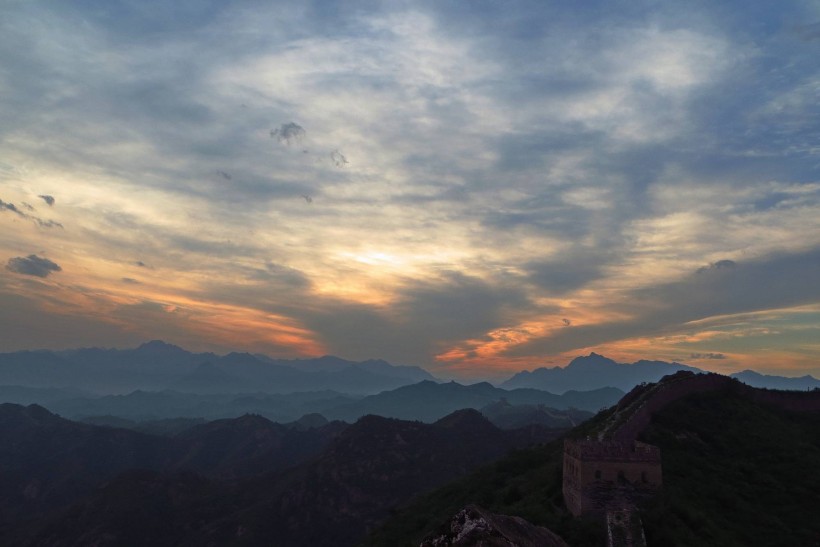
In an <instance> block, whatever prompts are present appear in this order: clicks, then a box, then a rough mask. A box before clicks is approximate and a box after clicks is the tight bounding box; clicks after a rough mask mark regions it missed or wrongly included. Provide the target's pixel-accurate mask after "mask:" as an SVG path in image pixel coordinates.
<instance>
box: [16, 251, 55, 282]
mask: <svg viewBox="0 0 820 547" xmlns="http://www.w3.org/2000/svg"><path fill="white" fill-rule="evenodd" d="M6 269H7V270H9V271H11V272H15V273H19V274H24V275H33V276H36V277H48V276H49V275H51V274H52V273H53V272H59V271H62V268H61V267H60V266H59V265H57V264H56V263H55V262H52V261H51V260H49V259H47V258H41V257H39V256H37V255H28V256H27V257H22V256H18V257H15V258H10V259H9V261H8V263H7V264H6Z"/></svg>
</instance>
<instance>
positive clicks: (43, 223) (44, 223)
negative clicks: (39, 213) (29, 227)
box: [33, 218, 63, 228]
mask: <svg viewBox="0 0 820 547" xmlns="http://www.w3.org/2000/svg"><path fill="white" fill-rule="evenodd" d="M33 220H34V222H36V223H37V225H38V226H40V227H41V228H63V225H62V224H60V223H59V222H56V221H53V220H43V219H41V218H35V219H33Z"/></svg>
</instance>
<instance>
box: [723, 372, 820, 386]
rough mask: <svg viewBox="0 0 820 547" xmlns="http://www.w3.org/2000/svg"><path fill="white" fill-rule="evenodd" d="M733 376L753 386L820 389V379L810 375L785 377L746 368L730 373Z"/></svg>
mask: <svg viewBox="0 0 820 547" xmlns="http://www.w3.org/2000/svg"><path fill="white" fill-rule="evenodd" d="M730 376H731V377H732V378H737V379H738V380H740V381H741V382H743V383H744V384H746V385H749V386H752V387H765V388H768V389H789V390H799V391H805V390H807V389H820V380H818V379H817V378H814V377H813V376H809V375H808V374H807V375H805V376H800V377H799V378H785V377H783V376H771V375H768V374H760V373H758V372H755V371H753V370H744V371H742V372H736V373H734V374H730Z"/></svg>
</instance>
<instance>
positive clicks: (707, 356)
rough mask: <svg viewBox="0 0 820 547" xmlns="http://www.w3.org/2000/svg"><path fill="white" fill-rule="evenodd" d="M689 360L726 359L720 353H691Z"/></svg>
mask: <svg viewBox="0 0 820 547" xmlns="http://www.w3.org/2000/svg"><path fill="white" fill-rule="evenodd" d="M689 358H690V359H726V356H725V355H724V354H722V353H692V354H690V355H689Z"/></svg>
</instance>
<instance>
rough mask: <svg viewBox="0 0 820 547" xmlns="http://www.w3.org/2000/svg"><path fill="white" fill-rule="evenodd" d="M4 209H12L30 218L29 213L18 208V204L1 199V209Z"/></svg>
mask: <svg viewBox="0 0 820 547" xmlns="http://www.w3.org/2000/svg"><path fill="white" fill-rule="evenodd" d="M2 209H5V210H6V211H11V212H12V213H16V214H17V215H19V216H21V217H23V218H29V216H28V215H27V214H25V213H24V212H23V211H21V210H20V209H18V208H17V206H16V205H14V204H13V203H8V202H5V201H3V200H2V199H0V210H2Z"/></svg>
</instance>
